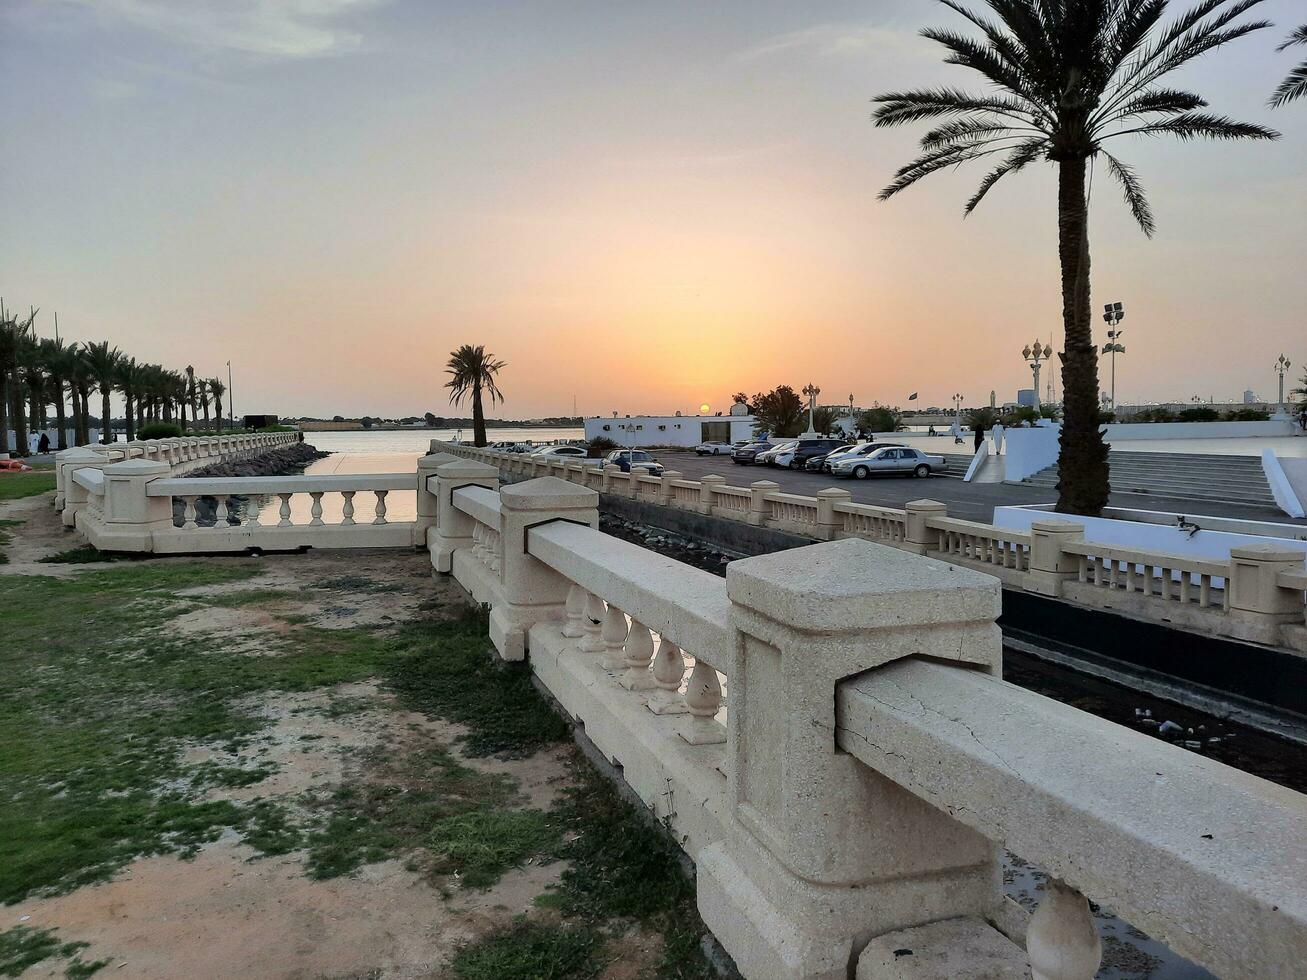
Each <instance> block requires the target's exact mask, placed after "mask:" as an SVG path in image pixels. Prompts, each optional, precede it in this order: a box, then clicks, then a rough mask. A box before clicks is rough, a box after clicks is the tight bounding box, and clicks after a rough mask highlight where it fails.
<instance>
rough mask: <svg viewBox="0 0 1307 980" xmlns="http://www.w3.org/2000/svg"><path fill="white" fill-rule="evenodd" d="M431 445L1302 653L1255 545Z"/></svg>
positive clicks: (1285, 571)
mask: <svg viewBox="0 0 1307 980" xmlns="http://www.w3.org/2000/svg"><path fill="white" fill-rule="evenodd" d="M432 445H433V448H438V449H439V450H441V451H442V452H444V453H448V454H452V455H455V456H459V457H462V458H465V459H470V460H475V461H477V462H482V463H486V464H488V465H491V466H494V467H496V469H497V470H498V471H499V472H500V473H502V474H503V475H504V476H505V478H506V479H523V478H527V479H529V478H531V477H534V476H546V475H548V476H556V477H559V478H561V479H564V480H567V481H568V482H570V483H575V484H578V485H579V486H584V487H589V488H591V489H594V490H598V491H600V492H601V493H608V494H615V495H617V496H622V497H628V498H631V499H636V500H642V501H645V502H648V503H655V504H659V505H661V506H665V507H671V508H673V509H677V510H687V511H692V512H694V513H698V514H704V515H711V516H714V517H719V518H723V519H726V520H733V521H741V522H744V523H748V524H753V525H756V526H760V527H769V528H775V529H777V530H780V531H786V532H789V533H792V534H800V535H804V536H807V537H810V538H813V539H815V540H818V541H833V540H839V539H843V538H861V539H864V540H867V541H874V542H876V543H878V544H886V545H890V546H891V547H894V548H900V549H903V550H905V551H910V552H913V553H914V554H920V555H928V556H931V557H935V558H942V559H944V560H947V561H952V562H957V563H958V564H960V565H964V566H966V567H969V568H976V569H980V570H982V571H986V572H989V573H991V574H993V575H996V576H998V577H999V578H1000V579H1001V580H1002V581H1003V583H1004V584H1005V585H1008V586H1010V587H1016V588H1024V589H1026V590H1028V591H1031V592H1036V593H1039V594H1042V595H1047V596H1052V597H1056V598H1062V599H1067V600H1070V601H1073V602H1077V603H1080V604H1082V605H1085V606H1090V607H1093V608H1097V609H1112V610H1117V611H1121V612H1125V613H1127V614H1129V615H1132V616H1137V617H1140V618H1143V619H1149V620H1153V621H1155V622H1165V623H1167V624H1169V625H1173V626H1179V627H1182V628H1185V629H1191V630H1196V631H1199V632H1206V633H1214V634H1217V635H1221V636H1228V637H1232V638H1235V639H1240V640H1248V641H1252V642H1255V643H1264V644H1268V645H1272V646H1280V647H1287V648H1290V649H1293V650H1297V651H1299V652H1303V653H1307V605H1304V590H1303V589H1301V588H1298V587H1297V583H1298V581H1299V578H1298V577H1297V576H1301V575H1302V574H1303V573H1304V558H1307V555H1305V554H1304V553H1303V552H1301V551H1294V550H1286V549H1283V548H1281V547H1278V546H1270V545H1256V546H1252V547H1247V548H1239V549H1235V550H1234V551H1233V552H1232V553H1231V557H1230V559H1229V560H1228V561H1211V560H1204V559H1199V558H1193V557H1187V556H1182V555H1169V554H1164V553H1159V552H1153V551H1148V550H1144V549H1133V548H1124V547H1120V546H1116V545H1103V544H1098V543H1094V542H1087V541H1085V540H1084V527H1083V525H1080V524H1076V523H1075V522H1074V521H1064V520H1060V519H1057V518H1053V517H1050V518H1048V519H1045V520H1039V521H1035V522H1034V523H1033V524H1032V525H1031V529H1030V531H1029V532H1026V531H1017V530H1014V529H1012V528H1004V527H996V526H994V525H990V524H982V523H977V522H973V521H963V520H958V519H956V518H952V517H949V516H948V508H947V507H946V506H945V505H944V504H942V503H939V502H937V501H933V500H918V501H914V502H912V503H909V504H908V505H907V506H906V507H904V508H903V509H901V510H900V509H897V508H892V507H877V506H873V505H871V504H858V503H854V502H853V501H852V500H851V499H850V496H851V495H850V493H849V491H847V490H842V489H836V488H831V489H828V490H822V491H819V492H818V493H817V494H816V495H815V496H812V497H808V496H803V495H799V494H790V493H782V492H781V491H780V488H779V486H777V484H775V483H773V482H771V481H768V480H761V481H758V482H756V483H752V484H750V485H749V486H748V487H732V486H727V485H726V482H725V478H724V477H721V476H705V477H704V478H703V479H702V480H685V479H683V478H682V476H681V474H680V473H676V472H673V471H668V472H666V473H664V474H663V476H662V477H661V478H660V477H653V476H637V477H636V478H635V479H632V477H631V475H630V474H627V473H622V472H621V471H620V470H619V469H618V468H617V467H615V466H607V467H599V466H597V465H593V464H591V465H586V464H583V463H568V462H563V461H554V462H545V461H539V460H535V459H532V458H531V457H530V456H527V455H520V454H513V453H505V452H500V451H496V450H489V449H475V448H473V447H470V446H459V445H452V444H445V443H434V442H433V444H432Z"/></svg>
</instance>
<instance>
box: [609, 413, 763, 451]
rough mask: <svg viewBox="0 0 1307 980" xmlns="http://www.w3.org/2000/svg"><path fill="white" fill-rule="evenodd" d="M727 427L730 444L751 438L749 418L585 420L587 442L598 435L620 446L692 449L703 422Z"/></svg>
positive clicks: (690, 417)
mask: <svg viewBox="0 0 1307 980" xmlns="http://www.w3.org/2000/svg"><path fill="white" fill-rule="evenodd" d="M707 422H712V423H724V424H726V425H728V426H729V427H730V436H729V438H728V440H727V441H729V442H744V441H745V440H747V439H750V438H752V436H753V426H754V419H753V416H752V415H720V416H718V415H633V416H631V417H630V418H627V417H625V416H623V417H621V418H616V419H614V418H593V419H586V420H585V437H586V439H587V440H588V439H596V438H599V437H600V436H602V437H604V438H606V439H611V440H613V442H615V443H617V444H618V445H619V446H622V447H628V446H632V445H635V446H682V447H685V448H693V447H695V446H697V445H699V443H701V442H703V441H704V423H707Z"/></svg>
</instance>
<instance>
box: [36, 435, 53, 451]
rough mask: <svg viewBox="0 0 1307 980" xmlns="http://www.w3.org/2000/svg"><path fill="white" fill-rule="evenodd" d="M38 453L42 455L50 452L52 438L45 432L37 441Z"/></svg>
mask: <svg viewBox="0 0 1307 980" xmlns="http://www.w3.org/2000/svg"><path fill="white" fill-rule="evenodd" d="M36 451H37V452H38V453H41V454H42V455H44V454H45V453H48V452H49V451H50V437H49V436H48V435H46V434H45V433H44V432H42V433H41V438H40V439H38V440H37V441H36Z"/></svg>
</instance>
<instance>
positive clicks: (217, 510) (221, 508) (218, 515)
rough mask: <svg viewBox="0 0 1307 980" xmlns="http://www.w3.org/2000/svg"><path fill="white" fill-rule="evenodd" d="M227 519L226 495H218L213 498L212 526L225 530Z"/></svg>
mask: <svg viewBox="0 0 1307 980" xmlns="http://www.w3.org/2000/svg"><path fill="white" fill-rule="evenodd" d="M227 518H228V511H227V495H226V494H225V493H220V494H218V496H217V497H215V498H214V508H213V526H214V527H215V528H225V527H226V526H227Z"/></svg>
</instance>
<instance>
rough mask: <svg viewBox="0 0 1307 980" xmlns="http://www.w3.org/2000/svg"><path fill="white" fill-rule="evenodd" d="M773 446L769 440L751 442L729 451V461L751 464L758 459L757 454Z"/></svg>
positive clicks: (738, 463) (739, 464)
mask: <svg viewBox="0 0 1307 980" xmlns="http://www.w3.org/2000/svg"><path fill="white" fill-rule="evenodd" d="M772 447H773V443H770V442H751V443H749V444H748V445H746V446H740V447H738V448H737V449H735V450H734V451H732V452H731V462H732V463H735V464H736V465H738V466H752V465H753V464H754V463H756V462H757V461H758V454H759V453H765V452H766V451H767V450H768V449H771V448H772Z"/></svg>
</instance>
